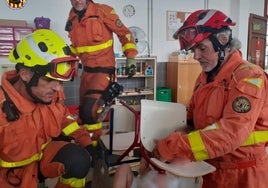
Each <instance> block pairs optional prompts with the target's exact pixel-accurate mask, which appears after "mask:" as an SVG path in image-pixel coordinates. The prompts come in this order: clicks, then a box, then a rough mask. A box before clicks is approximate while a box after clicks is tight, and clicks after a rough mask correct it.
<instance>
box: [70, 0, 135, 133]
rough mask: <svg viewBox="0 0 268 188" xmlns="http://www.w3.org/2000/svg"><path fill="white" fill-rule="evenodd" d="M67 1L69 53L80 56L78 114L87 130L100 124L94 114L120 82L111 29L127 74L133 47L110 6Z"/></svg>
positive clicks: (132, 70) (131, 71) (132, 60)
mask: <svg viewBox="0 0 268 188" xmlns="http://www.w3.org/2000/svg"><path fill="white" fill-rule="evenodd" d="M71 4H72V9H71V10H70V13H69V18H68V20H67V22H66V27H65V30H66V31H68V34H69V38H70V40H71V42H72V45H71V50H72V53H73V54H74V55H76V56H78V57H79V58H80V59H81V62H82V65H83V73H82V75H81V83H80V106H79V117H80V119H81V121H82V124H85V126H86V127H87V128H88V129H89V130H94V129H98V128H101V127H99V126H98V125H100V124H99V123H98V118H99V116H100V114H101V113H102V107H103V106H107V105H109V103H110V102H111V101H112V99H113V98H114V97H116V96H117V95H118V94H119V93H120V92H121V91H120V86H118V84H117V83H115V82H114V76H115V55H114V49H113V48H114V45H113V44H114V40H113V33H115V34H116V35H117V36H118V38H119V41H120V42H121V44H122V50H123V53H124V55H125V57H126V59H127V60H126V72H127V74H128V75H129V77H132V76H133V75H134V74H135V73H136V62H135V56H136V54H137V50H136V45H135V42H134V38H133V36H132V33H131V31H130V30H129V29H128V28H127V27H126V26H125V25H124V24H123V23H122V22H121V20H120V19H119V17H118V15H117V14H116V13H115V10H114V9H113V8H112V7H110V6H108V5H105V4H98V3H94V2H93V1H92V0H71ZM99 130H100V129H99ZM96 132H97V134H100V133H101V131H95V133H96Z"/></svg>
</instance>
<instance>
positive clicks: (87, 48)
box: [71, 40, 113, 54]
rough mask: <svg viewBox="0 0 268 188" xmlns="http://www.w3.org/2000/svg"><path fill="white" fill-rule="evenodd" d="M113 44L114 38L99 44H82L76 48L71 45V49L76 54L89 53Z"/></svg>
mask: <svg viewBox="0 0 268 188" xmlns="http://www.w3.org/2000/svg"><path fill="white" fill-rule="evenodd" d="M112 45H113V40H108V41H107V42H105V43H102V44H98V45H95V46H81V47H76V48H74V47H73V46H71V51H72V53H74V54H80V53H87V52H96V51H99V50H102V49H105V48H109V47H111V46H112Z"/></svg>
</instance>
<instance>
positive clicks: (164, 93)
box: [156, 87, 171, 102]
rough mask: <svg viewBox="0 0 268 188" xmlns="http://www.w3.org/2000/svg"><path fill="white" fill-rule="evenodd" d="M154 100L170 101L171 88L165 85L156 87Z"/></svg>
mask: <svg viewBox="0 0 268 188" xmlns="http://www.w3.org/2000/svg"><path fill="white" fill-rule="evenodd" d="M156 100H157V101H166V102H171V89H170V88H167V87H158V88H157V89H156Z"/></svg>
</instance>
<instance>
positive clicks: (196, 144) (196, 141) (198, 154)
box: [188, 131, 209, 161]
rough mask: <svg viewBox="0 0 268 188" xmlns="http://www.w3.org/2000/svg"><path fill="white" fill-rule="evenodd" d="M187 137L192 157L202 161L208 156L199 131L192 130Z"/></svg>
mask: <svg viewBox="0 0 268 188" xmlns="http://www.w3.org/2000/svg"><path fill="white" fill-rule="evenodd" d="M188 139H189V142H190V146H191V148H192V152H193V154H194V157H195V159H196V160H197V161H202V160H205V159H208V158H209V156H208V152H207V150H206V147H205V145H204V143H203V140H202V138H201V135H200V132H199V131H194V132H191V133H190V134H188Z"/></svg>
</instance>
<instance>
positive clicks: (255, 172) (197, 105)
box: [153, 9, 268, 188]
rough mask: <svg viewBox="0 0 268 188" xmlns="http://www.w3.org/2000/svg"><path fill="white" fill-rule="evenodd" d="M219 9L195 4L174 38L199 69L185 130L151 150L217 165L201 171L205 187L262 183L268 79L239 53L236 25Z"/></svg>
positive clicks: (167, 156)
mask: <svg viewBox="0 0 268 188" xmlns="http://www.w3.org/2000/svg"><path fill="white" fill-rule="evenodd" d="M234 25H235V23H234V22H232V20H231V19H230V18H228V17H227V16H226V15H225V14H224V13H222V12H220V11H218V10H212V9H211V10H198V11H196V12H193V13H192V14H191V15H190V16H189V17H188V18H187V19H186V21H185V22H184V24H183V26H181V27H180V28H179V29H178V31H177V32H176V33H175V34H174V38H176V39H179V42H180V46H181V49H185V50H192V51H193V52H194V59H196V60H197V61H199V63H200V65H201V67H202V72H201V74H200V75H199V77H198V78H197V81H196V85H195V89H194V93H193V96H192V98H191V102H190V105H189V107H188V115H187V119H188V125H189V126H192V128H193V129H194V130H193V131H191V132H190V133H188V134H183V133H180V132H174V133H171V134H170V135H169V136H167V137H166V138H164V139H161V140H158V142H157V145H156V147H155V149H154V151H153V155H154V156H155V157H157V158H160V159H162V160H164V161H166V160H167V161H170V160H172V159H173V158H176V157H180V158H188V159H191V160H193V161H202V160H205V161H207V162H208V163H210V164H212V165H214V166H215V167H216V168H217V170H216V171H215V172H213V173H211V174H208V175H206V176H204V177H203V178H204V183H203V187H204V188H215V187H217V188H226V187H228V188H237V187H243V188H252V187H258V188H265V187H267V179H268V173H267V169H268V160H267V154H266V151H265V146H266V143H267V141H268V136H267V135H268V115H267V112H268V96H267V95H268V82H267V75H266V74H265V72H264V70H263V69H262V68H261V67H259V66H257V65H255V64H252V63H249V62H247V61H245V60H243V59H242V55H241V52H240V50H239V49H240V47H241V46H240V45H241V44H240V43H239V41H238V40H237V39H235V38H232V30H231V29H230V26H234Z"/></svg>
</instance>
